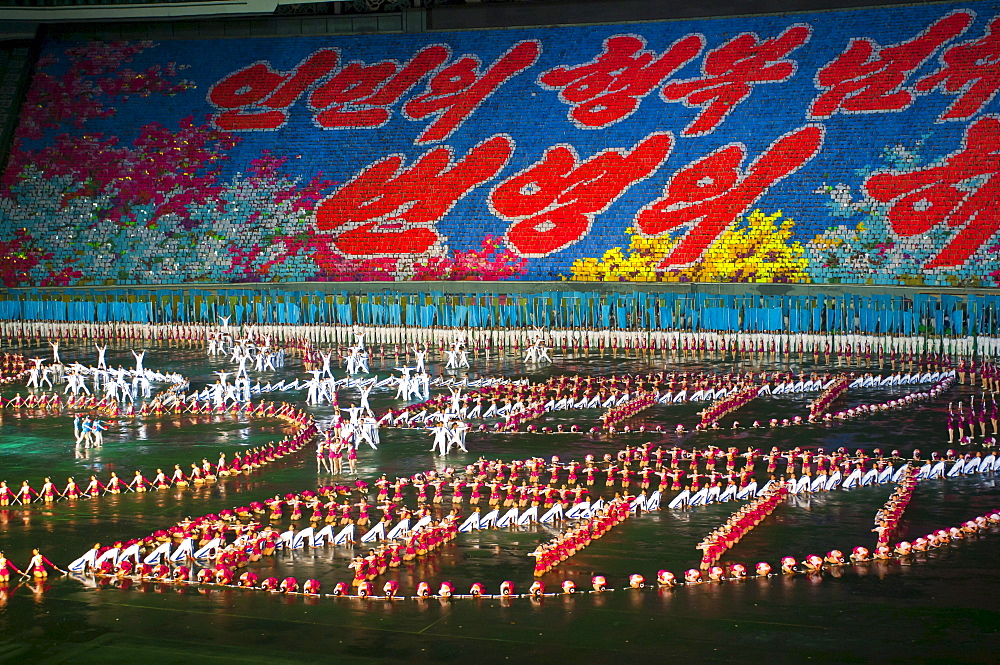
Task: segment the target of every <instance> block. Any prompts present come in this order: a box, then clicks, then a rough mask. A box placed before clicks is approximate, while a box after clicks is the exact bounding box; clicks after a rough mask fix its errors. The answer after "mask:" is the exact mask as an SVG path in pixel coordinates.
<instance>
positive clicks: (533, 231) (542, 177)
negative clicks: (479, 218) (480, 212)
mask: <svg viewBox="0 0 1000 665" xmlns="http://www.w3.org/2000/svg"><path fill="white" fill-rule="evenodd" d="M672 148H673V137H672V136H671V135H670V133H669V132H667V133H661V132H655V133H653V134H650V135H649V136H647V137H646V138H644V139H643V140H641V141H639V142H638V143H637V144H636V145H635V147H634V148H632V150H625V149H622V148H609V149H607V150H604V151H602V152H600V153H598V154H596V155H594V156H593V157H591V158H590V159H587V160H585V161H583V162H581V161H580V158H579V156H577V154H576V151H575V150H574V149H573V147H572V146H568V145H556V146H552V147H550V148H549V149H547V150H546V151H545V155H544V156H543V157H542V159H541V160H539V161H537V162H535V163H534V164H532V165H531V166H529V167H528V168H526V169H524V170H523V171H521V172H520V173H517V174H516V175H513V176H511V177H510V178H508V179H507V180H505V181H504V182H502V183H500V184H499V185H498V186H497V187H496V188H495V189H494V190H493V191H492V192H491V193H490V206H491V208H492V210H493V213H494V214H495V215H497V216H498V217H501V218H502V219H505V220H508V221H513V222H514V223H513V224H512V225H511V226H510V228H509V229H507V243H508V244H509V245H510V246H511V247H512V248H513V249H514V250H515V251H517V253H518V254H520V255H521V256H532V257H536V256H537V257H540V256H548V255H549V254H552V253H553V252H558V251H559V250H562V249H565V248H566V247H569V246H570V245H572V244H573V243H575V242H577V241H579V240H580V239H581V238H583V237H584V236H585V235H587V233H588V232H589V231H590V227H591V225H592V224H593V222H594V217H596V216H597V215H599V214H600V213H602V212H604V211H605V210H607V209H608V208H609V207H610V206H611V204H612V203H614V202H615V201H616V200H618V198H619V197H621V196H622V194H624V193H625V192H626V191H627V190H628V188H629V187H631V186H632V185H634V184H636V183H637V182H640V181H642V180H644V179H646V178H648V177H649V176H651V175H652V174H653V173H655V172H656V170H657V169H659V168H660V165H661V164H663V162H664V161H666V159H667V156H668V155H669V154H670V150H671V149H672Z"/></svg>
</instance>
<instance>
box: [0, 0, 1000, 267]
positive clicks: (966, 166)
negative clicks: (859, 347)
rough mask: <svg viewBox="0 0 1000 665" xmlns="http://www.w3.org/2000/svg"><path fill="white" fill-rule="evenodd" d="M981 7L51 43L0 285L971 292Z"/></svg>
mask: <svg viewBox="0 0 1000 665" xmlns="http://www.w3.org/2000/svg"><path fill="white" fill-rule="evenodd" d="M998 90H1000V5H998V3H996V2H987V3H967V4H961V5H933V6H922V7H909V8H891V9H869V10H858V11H841V12H827V13H814V14H802V15H799V16H783V17H760V18H739V19H713V20H699V21H681V22H669V23H651V24H650V23H645V24H637V25H611V26H598V27H573V28H554V29H531V30H498V31H489V32H465V33H446V34H423V35H383V36H369V37H316V38H266V39H264V38H258V39H232V40H195V41H167V42H162V43H152V42H115V43H84V42H64V41H54V40H53V41H49V42H47V43H45V44H44V47H43V50H42V57H41V60H40V61H39V63H38V66H37V70H36V72H35V74H34V78H33V80H32V84H31V88H30V91H29V94H28V98H27V101H26V104H25V107H24V109H23V111H22V115H21V119H20V125H19V127H18V130H17V139H16V146H15V148H14V151H13V153H12V154H11V156H10V159H9V161H8V167H7V169H6V172H5V173H4V174H3V180H2V191H0V277H2V280H3V282H4V283H5V284H6V285H8V286H27V285H88V284H90V285H94V284H171V283H182V282H256V281H318V280H406V279H487V280H495V279H529V280H562V279H567V280H614V281H702V282H712V281H755V282H799V283H808V282H812V283H862V284H864V283H872V284H911V285H941V286H956V285H958V286H991V287H995V286H997V284H998V280H1000V257H998V254H1000V253H998V243H1000V240H998V238H997V235H998V231H1000V215H998V212H997V201H998V200H1000V102H997V100H995V96H996V94H997V91H998Z"/></svg>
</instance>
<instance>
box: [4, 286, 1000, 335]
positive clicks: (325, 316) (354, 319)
mask: <svg viewBox="0 0 1000 665" xmlns="http://www.w3.org/2000/svg"><path fill="white" fill-rule="evenodd" d="M219 317H229V318H230V321H231V322H232V323H238V324H243V323H252V324H273V323H284V324H295V325H307V324H355V323H356V324H362V325H406V326H421V327H429V326H474V327H498V326H515V327H535V326H537V327H552V326H559V327H563V326H572V327H583V326H586V327H598V328H607V327H612V328H645V329H681V330H717V331H738V330H743V331H755V332H766V331H771V332H779V331H790V332H817V333H833V332H838V333H850V332H858V333H866V334H873V333H874V334H878V333H884V334H901V335H911V334H920V333H927V334H935V335H970V334H971V335H977V334H985V335H995V334H997V333H998V327H1000V295H990V294H986V295H977V294H960V295H952V294H923V293H915V294H912V295H909V296H906V295H894V294H867V293H866V294H858V293H838V294H836V295H824V294H822V293H813V294H808V295H772V296H766V295H759V294H746V295H734V294H726V295H720V294H709V293H648V292H637V293H608V292H597V291H565V290H562V291H541V292H536V293H498V292H468V293H443V292H441V291H433V290H431V291H425V292H413V293H410V292H408V293H400V292H395V293H394V292H382V293H372V294H363V293H351V292H347V291H342V292H332V293H331V292H317V291H292V290H280V289H269V290H246V289H243V290H238V289H205V290H200V289H191V288H187V289H149V290H147V289H141V290H139V289H137V290H129V289H117V290H96V289H95V290H92V291H88V290H81V289H73V290H66V291H43V290H25V291H8V292H6V293H0V320H53V321H98V322H137V323H188V322H208V321H216V320H217V319H218V318H219Z"/></svg>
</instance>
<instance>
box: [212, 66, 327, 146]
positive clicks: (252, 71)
mask: <svg viewBox="0 0 1000 665" xmlns="http://www.w3.org/2000/svg"><path fill="white" fill-rule="evenodd" d="M338 58H339V56H338V53H337V50H336V49H320V50H318V51H316V52H315V53H313V54H312V55H310V56H309V57H308V58H306V59H305V60H303V61H302V62H300V63H299V64H298V65H296V66H295V67H294V68H293V69H292V70H291V71H289V72H277V71H275V70H273V69H271V64H270V63H269V62H267V61H266V60H265V61H261V62H256V63H254V64H252V65H250V66H248V67H244V68H243V69H241V70H239V71H235V72H233V73H232V74H229V75H228V76H226V77H225V78H223V79H222V80H220V81H218V82H217V83H216V84H215V85H213V86H212V87H211V88H210V89H209V91H208V101H209V102H210V103H211V104H212V105H213V106H215V107H216V108H219V109H228V110H226V111H223V112H221V113H216V114H215V115H214V116H212V123H213V124H214V125H215V126H216V127H218V128H219V129H224V130H226V131H231V132H236V131H251V130H259V129H278V128H279V127H282V126H283V125H284V124H285V122H286V121H287V120H288V112H287V110H286V109H287V108H288V107H289V106H291V105H292V104H294V103H295V102H296V100H298V98H299V96H301V95H302V93H303V92H305V91H306V90H308V89H309V87H310V86H312V85H313V84H314V83H316V81H318V80H320V79H321V78H323V77H324V76H326V75H327V74H329V73H330V72H332V71H333V70H334V68H336V66H337V60H338Z"/></svg>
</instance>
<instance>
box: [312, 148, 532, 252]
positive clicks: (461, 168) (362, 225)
mask: <svg viewBox="0 0 1000 665" xmlns="http://www.w3.org/2000/svg"><path fill="white" fill-rule="evenodd" d="M513 150H514V143H513V141H512V140H511V139H510V138H509V137H507V136H503V135H497V136H493V137H491V138H489V139H487V140H486V141H483V142H482V143H480V144H478V145H476V146H475V147H474V148H472V149H471V150H470V151H469V153H468V154H467V155H465V157H463V158H462V159H460V160H459V161H457V162H456V161H455V160H454V154H453V152H452V150H451V148H449V147H447V146H444V147H440V148H434V149H432V150H428V151H427V152H425V153H424V154H423V155H421V156H420V157H419V158H418V159H417V160H416V161H415V162H414V163H413V164H412V165H410V166H409V167H405V166H404V157H403V155H400V154H398V153H397V154H392V155H389V156H388V157H386V158H384V159H382V160H380V161H377V162H375V163H374V164H372V165H370V166H368V167H367V168H365V169H364V170H362V171H361V172H360V173H358V174H357V175H356V176H355V177H354V178H353V179H352V180H351V181H350V182H348V183H347V184H345V185H343V186H342V187H341V188H340V189H338V190H337V191H336V192H334V193H333V194H331V195H330V196H328V197H327V198H326V199H324V200H323V201H321V202H320V204H319V205H318V206H317V208H316V226H317V228H319V229H320V230H321V231H333V245H334V246H335V247H337V248H338V249H339V250H340V251H341V252H343V253H344V254H345V255H348V256H377V255H393V256H399V255H404V254H423V253H424V252H426V251H427V250H429V249H430V248H431V247H432V246H434V245H435V244H436V243H438V242H440V240H441V236H440V235H439V234H438V232H437V229H436V228H435V227H434V224H435V222H437V221H438V220H439V219H441V218H442V217H444V216H445V215H447V214H448V211H449V210H451V208H452V207H453V206H454V205H455V203H456V202H458V200H459V199H461V198H462V197H463V196H465V195H466V194H468V193H469V192H470V191H472V190H473V189H475V188H476V187H477V186H479V185H481V184H482V183H484V182H486V181H487V180H489V179H490V178H493V177H494V176H496V174H497V173H499V172H500V170H501V169H503V167H504V165H506V164H507V160H508V159H510V155H511V153H512V152H513Z"/></svg>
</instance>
